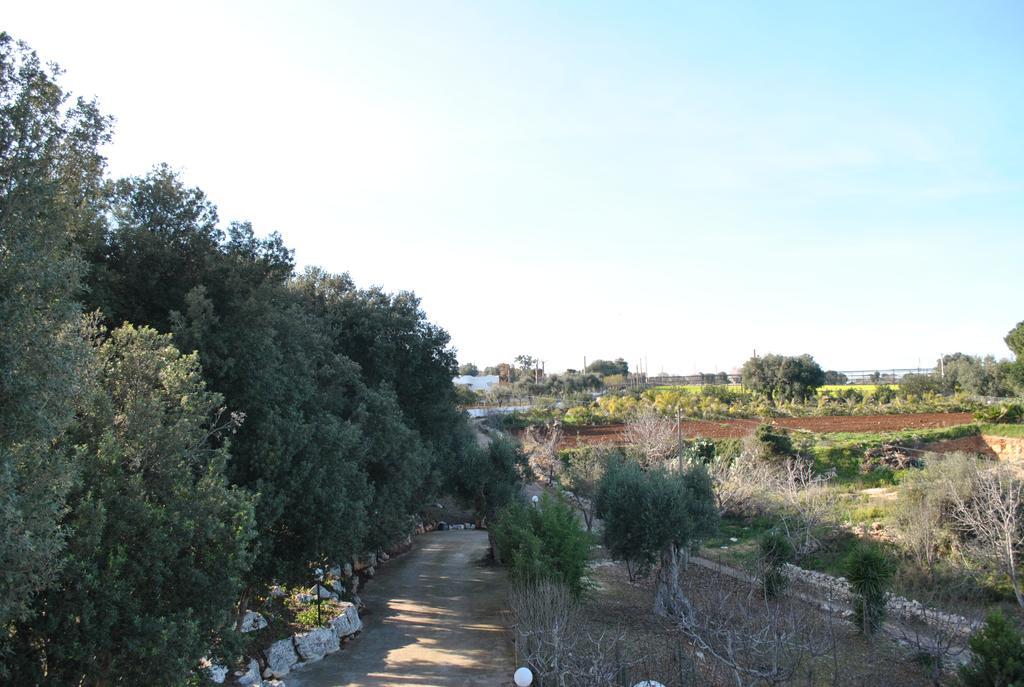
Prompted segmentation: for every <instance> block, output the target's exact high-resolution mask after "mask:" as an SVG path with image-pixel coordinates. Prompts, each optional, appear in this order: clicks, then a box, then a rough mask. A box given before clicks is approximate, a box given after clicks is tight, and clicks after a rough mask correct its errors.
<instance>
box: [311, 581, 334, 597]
mask: <svg viewBox="0 0 1024 687" xmlns="http://www.w3.org/2000/svg"><path fill="white" fill-rule="evenodd" d="M317 594H319V595H320V598H321V599H336V598H338V597H337V595H336V594H335V593H334V592H332V591H331V590H330V589H328V588H327V587H324V586H322V585H319V584H317V585H314V586H312V587H310V588H309V598H310V599H315V598H316V595H317Z"/></svg>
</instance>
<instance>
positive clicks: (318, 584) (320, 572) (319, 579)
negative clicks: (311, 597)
mask: <svg viewBox="0 0 1024 687" xmlns="http://www.w3.org/2000/svg"><path fill="white" fill-rule="evenodd" d="M313 574H314V575H316V586H315V587H314V588H313V589H314V590H315V591H316V626H317V627H320V589H322V583H323V581H324V569H323V568H317V569H316V570H314V571H313Z"/></svg>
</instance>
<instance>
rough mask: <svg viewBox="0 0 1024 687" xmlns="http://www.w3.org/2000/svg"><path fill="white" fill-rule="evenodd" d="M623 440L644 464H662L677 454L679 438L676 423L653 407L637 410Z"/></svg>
mask: <svg viewBox="0 0 1024 687" xmlns="http://www.w3.org/2000/svg"><path fill="white" fill-rule="evenodd" d="M623 440H624V441H625V444H626V445H627V446H628V447H629V449H630V450H631V451H632V452H634V453H635V454H636V458H637V460H639V461H640V463H641V464H642V465H644V466H652V465H660V464H662V463H664V462H665V461H667V460H668V459H669V458H671V457H672V456H673V455H676V454H677V452H678V450H679V440H678V437H677V428H676V427H675V423H672V422H668V421H667V420H665V418H663V417H661V416H660V415H659V414H658V413H657V412H656V411H654V410H652V409H649V408H648V409H644V410H640V411H638V412H636V413H635V414H634V415H633V416H632V417H631V418H630V420H629V422H627V423H626V428H625V430H624V431H623Z"/></svg>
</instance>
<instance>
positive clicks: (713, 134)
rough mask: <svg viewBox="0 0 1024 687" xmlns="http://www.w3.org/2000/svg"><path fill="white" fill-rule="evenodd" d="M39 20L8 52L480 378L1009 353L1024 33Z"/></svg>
mask: <svg viewBox="0 0 1024 687" xmlns="http://www.w3.org/2000/svg"><path fill="white" fill-rule="evenodd" d="M636 5H637V3H621V4H619V5H611V4H603V3H590V2H587V3H548V2H545V3H519V2H517V3H505V4H498V3H469V2H464V3H447V2H428V3H424V2H406V3H390V2H364V3H339V2H287V3H285V2H280V3H265V2H264V3H256V2H238V3H226V2H225V3H217V2H178V3H158V4H157V3H139V2H133V3H103V2H92V3H83V2H67V3H62V2H61V3H58V2H45V1H37V2H32V3H28V2H22V3H9V5H8V6H7V7H5V9H4V12H3V19H4V23H3V25H2V26H0V29H2V30H7V31H8V32H10V33H11V34H13V35H14V36H16V37H18V38H21V39H23V40H25V41H27V42H28V43H30V44H31V45H32V46H33V47H34V48H35V49H36V50H37V51H38V52H39V53H40V54H41V56H43V57H44V58H45V59H49V60H55V61H57V62H59V63H61V64H62V66H63V67H64V68H65V69H66V72H67V73H66V75H65V79H64V84H65V86H66V87H68V88H70V89H71V90H73V91H74V92H75V93H76V94H81V95H95V96H97V97H98V98H99V100H100V102H101V106H102V108H103V109H104V111H105V112H107V113H109V114H112V115H114V116H115V117H116V118H117V128H116V136H115V142H114V143H113V144H112V145H111V146H110V148H109V150H108V153H109V159H110V167H111V171H112V173H113V174H115V175H127V174H140V173H144V172H145V171H146V170H147V169H148V168H150V167H151V166H152V165H153V164H154V163H157V162H161V161H166V162H168V163H170V164H171V165H172V166H174V167H176V168H178V169H180V170H182V172H183V174H184V177H185V180H186V181H187V182H188V183H190V184H193V185H197V186H200V187H201V188H203V189H204V190H205V191H206V192H207V194H208V195H209V196H210V197H211V199H212V200H213V201H214V202H216V203H217V204H218V205H219V207H220V212H221V217H222V219H224V220H225V221H228V220H234V219H248V220H251V221H252V222H253V224H254V226H255V228H256V230H257V231H258V232H262V233H266V232H270V231H274V230H276V231H280V232H281V233H282V234H283V236H284V238H285V241H286V242H287V243H288V244H289V245H290V246H292V247H294V248H295V249H296V257H297V260H298V262H299V264H300V265H306V264H319V265H322V266H324V267H325V268H327V269H329V270H332V271H349V272H351V273H352V275H353V276H354V277H355V278H356V280H357V281H358V282H359V283H361V284H363V285H369V284H382V285H383V286H384V287H386V288H387V289H389V290H399V289H411V290H414V291H416V293H417V294H419V295H420V296H421V297H422V299H423V306H424V308H425V310H426V311H427V313H428V315H429V317H430V318H431V319H432V320H434V321H436V322H438V323H439V324H441V325H442V326H444V327H445V328H446V329H448V331H449V332H450V333H451V335H452V340H453V344H454V345H455V346H456V347H457V348H458V349H459V352H460V359H461V360H463V361H474V362H477V363H478V364H480V365H487V364H492V363H496V362H498V361H500V360H510V359H511V358H512V357H514V356H515V355H517V354H519V353H530V354H533V355H536V356H537V357H539V358H541V359H543V360H545V361H547V366H548V369H561V368H565V367H579V366H580V365H581V364H582V359H583V356H587V357H588V358H589V359H594V358H597V357H605V358H610V357H617V356H623V357H625V358H627V359H628V360H630V361H633V362H634V363H635V361H637V360H638V359H640V358H641V357H643V356H646V358H647V360H648V366H649V369H650V371H651V372H659V371H661V370H662V369H664V370H665V371H668V372H679V373H688V372H692V371H694V370H695V369H700V370H705V371H711V370H715V369H718V370H723V369H729V368H732V367H735V366H737V365H739V364H740V363H741V362H742V361H743V360H744V359H746V358H747V357H749V355H750V353H751V351H752V350H753V349H754V348H756V349H757V350H758V351H760V352H779V353H803V352H809V353H811V354H813V355H814V356H815V357H816V358H817V359H818V360H819V362H821V363H822V365H824V366H826V367H829V368H835V369H862V368H868V369H873V368H875V367H894V366H895V367H899V366H916V365H917V364H918V361H920V362H921V363H922V364H925V365H928V364H930V363H931V361H933V360H934V359H935V357H936V356H937V355H938V354H939V353H940V352H952V351H957V350H960V351H964V352H968V353H993V354H996V355H999V356H1004V355H1007V354H1008V351H1007V350H1006V348H1005V346H1004V345H1003V343H1002V337H1003V336H1004V335H1005V333H1006V332H1007V331H1008V330H1009V329H1010V328H1011V327H1012V326H1013V325H1014V324H1015V323H1016V322H1018V321H1019V320H1022V319H1024V276H1022V273H1021V258H1022V256H1024V134H1022V129H1021V122H1024V5H1022V4H1020V3H1018V2H1012V1H1011V2H1005V3H998V2H971V3H964V2H957V3H950V4H946V3H936V2H922V3H914V2H901V3H890V2H886V3H869V2H865V3H821V2H807V3H759V2H750V3H730V2H724V3H693V4H692V5H689V6H687V5H685V4H680V3H665V4H664V5H661V4H658V3H654V4H650V3H645V4H644V6H643V7H642V8H638V7H636Z"/></svg>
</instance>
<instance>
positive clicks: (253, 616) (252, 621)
mask: <svg viewBox="0 0 1024 687" xmlns="http://www.w3.org/2000/svg"><path fill="white" fill-rule="evenodd" d="M266 626H267V619H266V618H264V617H263V616H262V615H260V614H259V613H257V612H256V611H246V612H245V616H244V617H243V618H242V627H241V628H240V629H239V632H255V631H256V630H262V629H263V628H265V627H266Z"/></svg>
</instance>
